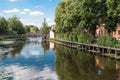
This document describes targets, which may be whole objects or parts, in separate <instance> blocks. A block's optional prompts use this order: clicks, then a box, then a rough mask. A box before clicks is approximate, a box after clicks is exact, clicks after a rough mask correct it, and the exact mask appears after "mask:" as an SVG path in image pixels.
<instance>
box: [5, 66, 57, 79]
mask: <svg viewBox="0 0 120 80" xmlns="http://www.w3.org/2000/svg"><path fill="white" fill-rule="evenodd" d="M4 70H5V71H4V73H6V74H9V75H7V76H9V77H12V78H13V80H58V76H57V74H56V72H55V71H52V70H51V68H50V67H44V68H43V70H39V69H36V68H35V67H29V66H27V67H24V66H19V65H9V66H6V67H5V68H4Z"/></svg>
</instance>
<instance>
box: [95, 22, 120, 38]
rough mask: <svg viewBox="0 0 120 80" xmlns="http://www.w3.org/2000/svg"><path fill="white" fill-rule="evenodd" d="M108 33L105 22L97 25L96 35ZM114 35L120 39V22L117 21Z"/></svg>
mask: <svg viewBox="0 0 120 80" xmlns="http://www.w3.org/2000/svg"><path fill="white" fill-rule="evenodd" d="M107 35H108V32H107V30H106V29H105V28H104V24H101V25H97V29H96V34H95V36H96V37H99V36H107ZM112 35H113V37H114V38H116V39H117V40H120V23H117V27H116V31H114V32H112Z"/></svg>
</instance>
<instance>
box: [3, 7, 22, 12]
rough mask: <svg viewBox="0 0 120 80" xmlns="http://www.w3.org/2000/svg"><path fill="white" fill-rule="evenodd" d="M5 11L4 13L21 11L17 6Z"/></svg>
mask: <svg viewBox="0 0 120 80" xmlns="http://www.w3.org/2000/svg"><path fill="white" fill-rule="evenodd" d="M3 12H4V13H17V12H20V10H19V9H17V8H13V9H11V10H4V11H3Z"/></svg>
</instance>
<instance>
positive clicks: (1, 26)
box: [0, 17, 8, 35]
mask: <svg viewBox="0 0 120 80" xmlns="http://www.w3.org/2000/svg"><path fill="white" fill-rule="evenodd" d="M7 26H8V23H7V21H6V19H5V18H4V17H0V35H1V34H7V33H8V27H7Z"/></svg>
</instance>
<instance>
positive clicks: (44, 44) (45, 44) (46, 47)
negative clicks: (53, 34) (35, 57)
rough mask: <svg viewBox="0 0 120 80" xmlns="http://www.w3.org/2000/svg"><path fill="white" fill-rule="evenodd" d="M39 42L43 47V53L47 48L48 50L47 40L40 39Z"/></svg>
mask: <svg viewBox="0 0 120 80" xmlns="http://www.w3.org/2000/svg"><path fill="white" fill-rule="evenodd" d="M41 44H42V47H43V49H44V53H45V52H46V51H47V50H49V42H48V41H42V42H41Z"/></svg>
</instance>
